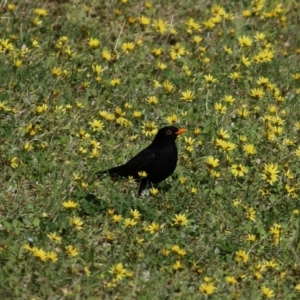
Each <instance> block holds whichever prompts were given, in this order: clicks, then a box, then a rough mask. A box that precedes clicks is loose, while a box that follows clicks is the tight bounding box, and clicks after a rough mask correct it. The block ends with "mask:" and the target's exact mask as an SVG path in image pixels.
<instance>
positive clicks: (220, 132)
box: [217, 128, 230, 140]
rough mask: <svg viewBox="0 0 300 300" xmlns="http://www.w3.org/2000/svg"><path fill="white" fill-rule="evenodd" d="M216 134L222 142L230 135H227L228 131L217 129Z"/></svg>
mask: <svg viewBox="0 0 300 300" xmlns="http://www.w3.org/2000/svg"><path fill="white" fill-rule="evenodd" d="M217 134H218V136H219V138H221V139H224V140H225V139H229V138H230V134H229V133H228V131H227V130H225V129H223V128H221V129H219V130H218V132H217Z"/></svg>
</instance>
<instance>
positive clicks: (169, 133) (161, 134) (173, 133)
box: [154, 126, 187, 142]
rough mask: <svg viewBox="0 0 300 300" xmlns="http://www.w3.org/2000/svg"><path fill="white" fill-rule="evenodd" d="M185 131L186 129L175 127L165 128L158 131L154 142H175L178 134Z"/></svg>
mask: <svg viewBox="0 0 300 300" xmlns="http://www.w3.org/2000/svg"><path fill="white" fill-rule="evenodd" d="M186 131H187V130H186V129H182V128H177V127H175V126H166V127H163V128H161V129H159V130H158V132H157V134H156V136H155V138H154V141H159V142H162V141H175V140H176V138H177V136H178V135H179V134H182V133H184V132H186Z"/></svg>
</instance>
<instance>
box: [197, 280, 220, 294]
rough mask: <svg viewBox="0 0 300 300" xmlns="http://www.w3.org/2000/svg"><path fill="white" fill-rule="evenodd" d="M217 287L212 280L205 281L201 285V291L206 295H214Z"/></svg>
mask: <svg viewBox="0 0 300 300" xmlns="http://www.w3.org/2000/svg"><path fill="white" fill-rule="evenodd" d="M216 289H217V288H216V287H215V285H214V284H213V283H212V282H208V283H207V282H204V283H202V284H201V285H200V287H199V290H200V292H201V293H202V294H205V295H212V294H213V293H214V292H215V291H216Z"/></svg>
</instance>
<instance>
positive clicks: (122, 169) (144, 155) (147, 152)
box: [97, 148, 156, 178]
mask: <svg viewBox="0 0 300 300" xmlns="http://www.w3.org/2000/svg"><path fill="white" fill-rule="evenodd" d="M155 158H156V155H155V151H153V150H151V149H147V148H146V149H144V150H142V151H141V152H139V153H138V154H137V155H136V156H134V157H133V158H131V159H130V160H129V161H128V162H127V163H125V164H124V165H121V166H118V167H114V168H111V169H108V170H106V171H102V172H98V173H97V176H100V177H101V176H102V175H104V174H107V173H108V174H109V175H110V176H112V177H116V176H124V177H128V176H133V177H134V178H138V172H140V171H145V172H147V170H149V169H150V168H151V166H153V164H154V162H155Z"/></svg>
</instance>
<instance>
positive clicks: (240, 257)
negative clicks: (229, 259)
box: [235, 250, 249, 262]
mask: <svg viewBox="0 0 300 300" xmlns="http://www.w3.org/2000/svg"><path fill="white" fill-rule="evenodd" d="M248 260H249V255H248V254H247V253H246V251H244V250H239V251H236V252H235V261H237V262H247V261H248Z"/></svg>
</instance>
